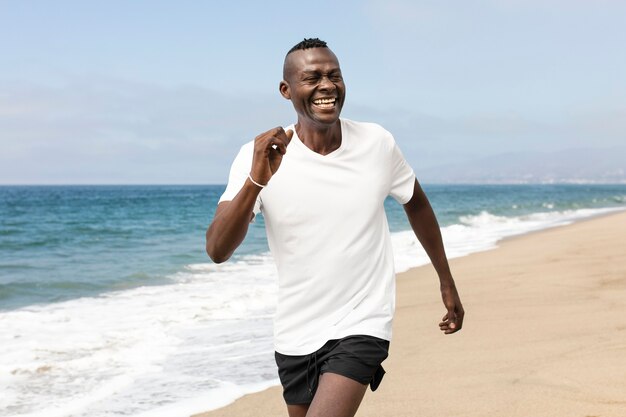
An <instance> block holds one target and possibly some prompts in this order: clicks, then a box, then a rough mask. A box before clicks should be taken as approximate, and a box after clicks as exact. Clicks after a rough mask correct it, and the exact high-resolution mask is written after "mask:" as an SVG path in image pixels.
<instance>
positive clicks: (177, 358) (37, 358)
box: [0, 207, 624, 417]
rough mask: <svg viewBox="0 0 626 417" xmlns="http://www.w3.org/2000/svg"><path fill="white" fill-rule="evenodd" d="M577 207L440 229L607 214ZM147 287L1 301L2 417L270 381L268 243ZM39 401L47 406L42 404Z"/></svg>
mask: <svg viewBox="0 0 626 417" xmlns="http://www.w3.org/2000/svg"><path fill="white" fill-rule="evenodd" d="M618 210H624V208H623V207H620V208H611V209H581V210H566V211H560V212H554V211H553V212H543V213H533V214H528V215H521V216H500V215H495V214H492V213H489V212H488V211H483V212H481V213H478V214H476V215H462V216H459V218H458V222H456V223H454V224H451V225H449V226H446V227H444V228H442V234H443V238H444V242H445V246H446V250H447V253H448V256H449V257H450V258H454V257H459V256H465V255H468V254H470V253H473V252H478V251H484V250H488V249H491V248H494V247H495V246H496V245H497V242H498V241H500V240H501V239H503V238H505V237H508V236H514V235H519V234H522V233H528V232H531V231H534V230H540V229H545V228H548V227H553V226H559V225H564V224H568V223H571V222H572V221H574V220H577V219H581V218H586V217H590V216H595V215H600V214H605V213H609V212H614V211H618ZM392 243H393V246H394V254H395V259H396V270H397V271H404V270H407V269H409V268H411V267H415V266H419V265H423V264H426V263H427V262H428V258H427V256H426V254H425V253H424V252H423V250H422V249H421V246H420V245H419V243H418V241H417V239H416V238H415V236H414V235H413V233H412V232H411V231H401V232H395V233H392ZM169 278H170V279H171V281H172V282H173V284H169V285H158V286H143V287H138V288H132V289H125V290H121V291H117V292H110V293H106V294H102V295H100V296H97V297H83V298H78V299H74V300H69V301H64V302H58V303H54V304H47V305H34V306H29V307H24V308H21V309H17V310H13V311H6V312H0V346H1V347H0V374H2V375H5V376H8V377H7V378H2V379H0V391H1V392H3V394H4V395H3V396H2V398H0V410H6V411H0V416H8V415H12V416H22V417H25V416H28V417H39V416H47V417H49V416H53V417H54V416H69V415H72V416H76V417H78V416H87V415H108V416H115V415H127V416H128V415H130V416H142V417H143V416H148V415H150V416H160V415H163V416H168V417H176V416H181V417H182V416H187V415H189V414H192V413H195V412H200V411H205V410H209V409H213V408H218V407H221V406H223V405H226V404H227V403H228V402H231V401H233V400H234V399H236V398H238V397H240V396H242V395H244V394H246V393H249V392H253V391H258V390H260V389H263V388H265V387H268V386H271V385H276V384H277V383H278V381H277V379H276V366H275V364H274V360H273V341H272V317H273V313H274V306H275V303H276V289H277V288H276V269H275V266H274V264H273V260H272V258H271V256H270V255H269V254H268V253H263V254H255V255H245V256H242V257H240V258H239V259H238V260H234V261H232V262H229V263H226V264H221V265H215V264H212V263H194V264H190V265H188V266H186V267H185V268H184V270H182V271H179V272H178V273H176V274H175V275H173V276H171V277H169ZM42 405H44V406H43V407H45V408H43V409H42Z"/></svg>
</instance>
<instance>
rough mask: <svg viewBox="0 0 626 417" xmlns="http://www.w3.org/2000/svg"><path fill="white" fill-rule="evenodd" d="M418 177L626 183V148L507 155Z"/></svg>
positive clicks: (456, 180) (452, 180)
mask: <svg viewBox="0 0 626 417" xmlns="http://www.w3.org/2000/svg"><path fill="white" fill-rule="evenodd" d="M416 174H417V176H418V178H419V180H420V182H423V183H488V184H490V183H494V184H497V183H626V146H624V147H621V146H620V147H614V148H608V149H606V148H605V149H566V150H562V151H558V152H513V153H503V154H498V155H492V156H487V157H484V158H478V159H473V160H469V161H466V162H461V163H457V164H447V165H440V166H436V167H433V168H427V169H424V170H417V172H416Z"/></svg>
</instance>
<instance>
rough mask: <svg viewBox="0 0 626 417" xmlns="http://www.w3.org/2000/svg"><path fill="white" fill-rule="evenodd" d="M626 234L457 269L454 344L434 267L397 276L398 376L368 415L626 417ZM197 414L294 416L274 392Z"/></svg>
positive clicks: (515, 242) (545, 243)
mask: <svg viewBox="0 0 626 417" xmlns="http://www.w3.org/2000/svg"><path fill="white" fill-rule="evenodd" d="M624 236H626V212H619V213H616V214H609V215H605V216H601V217H595V218H591V219H586V220H582V221H578V222H576V223H574V224H570V225H566V226H560V227H555V228H551V229H546V230H542V231H538V232H533V233H530V234H526V235H522V236H518V237H514V238H510V239H506V240H504V241H501V242H499V243H498V247H497V248H496V249H493V250H489V251H485V252H479V253H474V254H471V255H469V256H465V257H460V258H456V259H453V260H451V262H450V263H451V268H452V272H453V274H454V276H455V279H456V282H457V287H458V288H459V291H460V294H461V297H462V301H463V304H464V307H465V310H466V314H467V315H466V318H465V322H464V325H463V329H462V331H460V332H459V333H457V334H453V335H447V336H445V335H443V334H441V333H440V331H439V328H438V323H439V321H440V319H441V317H442V316H443V315H444V313H445V310H444V308H443V305H442V303H441V299H440V295H439V289H438V281H437V278H436V275H435V272H434V270H433V268H432V266H430V265H426V266H422V267H418V268H414V269H411V270H409V271H407V272H404V273H401V274H398V277H397V306H396V316H395V321H394V330H393V331H394V335H393V340H392V343H391V348H390V356H389V358H388V359H387V360H386V361H385V362H384V364H383V365H384V367H385V369H386V371H387V374H386V375H385V378H384V380H383V382H382V384H381V386H380V387H379V389H378V390H377V391H376V392H371V391H369V390H368V392H367V393H366V395H365V398H364V400H363V403H362V404H361V407H360V409H359V411H358V413H357V416H360V417H384V416H394V417H400V416H426V417H428V416H433V417H434V416H464V417H467V416H476V417H478V416H480V417H486V416H494V417H495V416H498V417H516V416H520V417H522V416H523V417H528V416H535V417H537V416H551V417H553V416H563V417H565V416H567V417H576V416H580V417H591V416H594V417H609V416H615V417H623V416H625V415H626V373H625V372H624V365H623V364H624V361H625V359H626V301H625V300H626V256H625V255H626V244H625V241H624ZM195 416H196V417H231V416H232V417H235V416H236V417H246V416H287V412H286V407H285V406H284V403H283V400H282V396H281V389H280V387H272V388H269V389H267V390H265V391H262V392H258V393H254V394H250V395H246V396H244V397H242V398H240V399H239V400H237V401H235V402H234V403H232V404H230V405H228V406H226V407H224V408H221V409H217V410H213V411H210V412H206V413H201V414H197V415H195Z"/></svg>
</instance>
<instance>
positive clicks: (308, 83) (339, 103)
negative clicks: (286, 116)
mask: <svg viewBox="0 0 626 417" xmlns="http://www.w3.org/2000/svg"><path fill="white" fill-rule="evenodd" d="M283 76H284V80H283V81H282V82H281V83H280V93H281V94H282V95H283V97H285V98H287V99H289V100H291V102H292V104H293V107H294V109H295V110H296V113H298V121H299V122H312V123H313V124H316V125H330V124H333V123H335V122H336V121H337V120H338V119H339V114H340V113H341V108H342V107H343V103H344V100H345V98H346V86H345V85H344V83H343V77H342V76H341V68H340V67H339V61H338V60H337V57H336V56H335V54H333V52H332V51H331V50H330V49H328V48H309V49H304V50H298V51H294V52H292V53H290V54H289V55H288V56H287V58H286V60H285V68H284V74H283Z"/></svg>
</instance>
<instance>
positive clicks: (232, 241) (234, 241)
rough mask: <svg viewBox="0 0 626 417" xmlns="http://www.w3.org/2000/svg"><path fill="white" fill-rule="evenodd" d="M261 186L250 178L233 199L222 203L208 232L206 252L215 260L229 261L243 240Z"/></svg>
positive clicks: (219, 261) (217, 261) (218, 261)
mask: <svg viewBox="0 0 626 417" xmlns="http://www.w3.org/2000/svg"><path fill="white" fill-rule="evenodd" d="M259 191H260V188H259V187H257V186H256V185H254V184H253V183H252V182H251V181H250V180H246V182H245V183H244V186H243V187H242V188H241V190H240V191H239V193H238V194H237V195H236V196H235V198H233V200H232V201H228V202H223V203H220V204H219V206H218V207H217V210H216V211H215V217H214V218H213V221H212V222H211V225H210V226H209V228H208V229H207V232H206V252H207V254H208V255H209V257H210V258H211V259H212V260H213V262H216V263H221V262H224V261H227V260H228V259H229V258H230V257H231V255H232V254H233V252H234V251H235V249H237V247H239V245H240V244H241V242H243V240H244V238H245V237H246V233H247V232H248V225H249V224H250V220H251V219H252V216H253V210H254V204H255V201H256V198H257V196H258V194H259Z"/></svg>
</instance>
